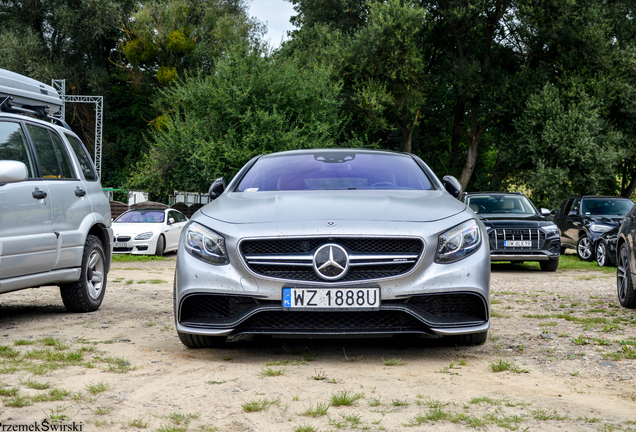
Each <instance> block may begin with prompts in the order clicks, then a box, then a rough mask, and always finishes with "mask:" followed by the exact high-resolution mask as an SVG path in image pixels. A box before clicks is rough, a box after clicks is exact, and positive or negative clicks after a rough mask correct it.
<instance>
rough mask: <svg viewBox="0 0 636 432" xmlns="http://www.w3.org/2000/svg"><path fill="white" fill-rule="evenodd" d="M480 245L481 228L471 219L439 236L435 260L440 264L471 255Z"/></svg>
mask: <svg viewBox="0 0 636 432" xmlns="http://www.w3.org/2000/svg"><path fill="white" fill-rule="evenodd" d="M479 245H481V230H480V229H479V225H478V224H477V221H475V220H474V219H471V220H469V221H466V222H464V223H462V224H459V225H457V226H456V227H454V228H452V229H450V230H448V231H446V232H445V233H443V234H441V235H440V236H439V239H438V242H437V253H436V254H435V262H436V263H441V264H447V263H452V262H455V261H459V260H460V259H463V258H466V257H467V256H470V255H472V254H473V253H475V252H476V251H477V249H479Z"/></svg>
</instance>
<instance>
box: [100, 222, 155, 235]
mask: <svg viewBox="0 0 636 432" xmlns="http://www.w3.org/2000/svg"><path fill="white" fill-rule="evenodd" d="M162 226H163V224H160V223H113V225H112V228H113V233H114V234H115V236H120V235H133V234H141V233H145V232H151V231H152V232H156V231H160V230H161V227H162Z"/></svg>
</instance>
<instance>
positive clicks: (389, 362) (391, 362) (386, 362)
mask: <svg viewBox="0 0 636 432" xmlns="http://www.w3.org/2000/svg"><path fill="white" fill-rule="evenodd" d="M382 362H383V363H384V366H404V365H405V364H406V362H405V361H404V360H402V359H401V358H391V359H388V360H384V359H382Z"/></svg>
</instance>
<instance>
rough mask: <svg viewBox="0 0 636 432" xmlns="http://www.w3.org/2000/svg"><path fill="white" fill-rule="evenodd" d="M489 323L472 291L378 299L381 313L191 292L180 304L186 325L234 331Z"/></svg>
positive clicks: (413, 327) (369, 329) (483, 306)
mask: <svg viewBox="0 0 636 432" xmlns="http://www.w3.org/2000/svg"><path fill="white" fill-rule="evenodd" d="M487 321H488V308H487V305H486V302H485V301H484V299H483V298H482V297H481V296H480V295H478V294H474V293H442V294H426V295H418V296H413V297H410V298H406V299H398V300H387V301H384V302H382V305H381V306H380V310H379V311H355V310H342V311H328V312H325V311H313V310H302V311H298V310H292V311H287V310H285V311H284V310H282V301H277V300H261V299H255V298H251V297H245V296H225V295H219V294H193V295H190V296H188V297H186V298H185V299H184V300H183V302H182V303H181V309H180V314H179V322H180V323H182V324H184V325H186V326H194V327H214V328H229V329H234V333H241V332H243V333H303V332H305V333H312V332H333V333H338V332H349V333H351V332H353V333H356V332H358V333H364V332H368V333H374V332H389V330H390V331H392V332H393V331H394V332H403V331H416V332H426V331H428V328H429V326H437V327H458V326H473V325H480V324H483V323H485V322H487Z"/></svg>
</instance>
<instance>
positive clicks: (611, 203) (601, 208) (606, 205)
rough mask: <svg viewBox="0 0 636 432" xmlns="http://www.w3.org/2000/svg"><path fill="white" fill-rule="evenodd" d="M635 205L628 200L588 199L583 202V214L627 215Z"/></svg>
mask: <svg viewBox="0 0 636 432" xmlns="http://www.w3.org/2000/svg"><path fill="white" fill-rule="evenodd" d="M633 205H634V203H633V202H632V200H628V199H603V198H592V199H589V198H586V199H584V200H583V214H585V215H605V216H620V215H624V214H627V212H628V211H630V210H631V208H632V206H633Z"/></svg>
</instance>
